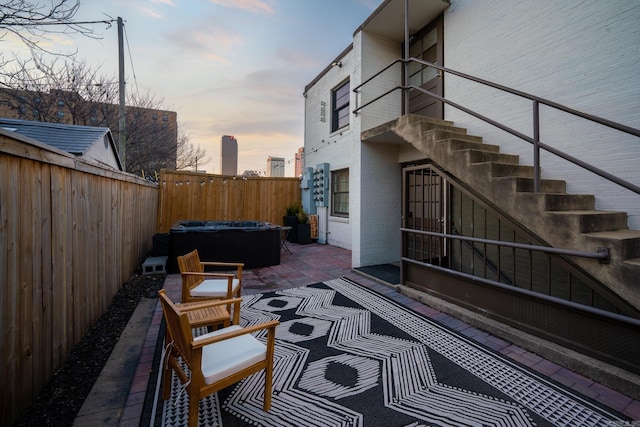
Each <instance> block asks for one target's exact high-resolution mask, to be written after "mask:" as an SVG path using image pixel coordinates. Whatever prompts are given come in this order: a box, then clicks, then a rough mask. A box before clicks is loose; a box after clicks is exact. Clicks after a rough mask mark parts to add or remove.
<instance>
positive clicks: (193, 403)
mask: <svg viewBox="0 0 640 427" xmlns="http://www.w3.org/2000/svg"><path fill="white" fill-rule="evenodd" d="M199 404H200V399H198V397H197V396H194V395H189V423H188V424H189V427H198V406H199Z"/></svg>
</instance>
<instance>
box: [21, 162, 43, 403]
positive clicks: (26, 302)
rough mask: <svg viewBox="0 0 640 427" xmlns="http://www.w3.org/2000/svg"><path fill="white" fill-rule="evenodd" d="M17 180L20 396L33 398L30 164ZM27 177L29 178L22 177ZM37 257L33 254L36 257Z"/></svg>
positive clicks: (27, 164) (23, 166)
mask: <svg viewBox="0 0 640 427" xmlns="http://www.w3.org/2000/svg"><path fill="white" fill-rule="evenodd" d="M20 173H21V175H22V176H21V177H20V180H19V183H18V184H19V187H18V188H17V190H18V193H19V196H18V197H19V203H20V212H21V213H20V218H19V223H20V226H19V227H20V228H19V230H20V231H19V235H18V252H20V253H22V256H20V259H19V265H20V271H19V286H20V297H19V300H18V304H19V306H20V311H21V314H20V330H21V335H22V336H21V338H20V379H21V381H20V394H21V395H26V396H29V397H30V398H31V397H32V396H33V395H32V393H33V353H32V351H33V341H34V337H33V326H32V325H33V323H32V322H33V316H34V313H33V296H34V291H35V290H34V287H37V286H39V285H38V284H37V283H35V281H34V277H33V260H32V259H31V258H32V257H33V256H34V251H35V250H36V248H34V246H33V240H32V237H33V235H34V233H33V226H34V224H33V206H32V198H31V194H30V193H31V191H32V185H31V180H32V179H33V178H32V175H33V173H34V170H33V167H32V162H24V163H23V164H22V166H21V168H20ZM26 177H29V178H26ZM36 256H37V254H36Z"/></svg>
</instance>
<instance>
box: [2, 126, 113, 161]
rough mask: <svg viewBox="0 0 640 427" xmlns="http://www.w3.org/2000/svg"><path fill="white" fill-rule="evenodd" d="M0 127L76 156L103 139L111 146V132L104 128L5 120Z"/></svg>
mask: <svg viewBox="0 0 640 427" xmlns="http://www.w3.org/2000/svg"><path fill="white" fill-rule="evenodd" d="M0 127H1V128H4V129H7V130H10V131H14V132H16V133H19V134H21V135H24V136H27V137H29V138H32V139H35V140H36V141H39V142H43V143H45V144H48V145H51V146H53V147H56V148H58V149H60V150H63V151H66V152H67V153H71V154H74V155H78V156H81V155H83V154H84V153H85V152H86V151H87V150H88V149H89V147H91V146H92V145H93V144H95V143H96V142H98V141H100V142H104V138H108V139H109V144H111V145H113V138H112V137H111V131H110V129H109V128H105V127H95V126H78V125H67V124H62V123H45V122H38V121H34V120H19V119H5V118H0Z"/></svg>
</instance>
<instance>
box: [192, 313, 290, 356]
mask: <svg viewBox="0 0 640 427" xmlns="http://www.w3.org/2000/svg"><path fill="white" fill-rule="evenodd" d="M279 324H280V322H279V321H278V320H271V321H269V322H265V323H260V324H258V325H253V326H247V327H246V328H241V329H236V330H234V331H231V332H225V333H224V334H220V335H214V336H212V337H207V338H204V339H201V340H197V341H194V340H191V348H192V349H193V350H195V349H198V348H202V347H204V346H206V345H209V344H213V343H216V342H219V341H224V340H228V339H230V338H234V337H239V336H240V335H246V334H251V333H254V332H258V331H261V330H263V329H273V330H275V328H276V326H278V325H279Z"/></svg>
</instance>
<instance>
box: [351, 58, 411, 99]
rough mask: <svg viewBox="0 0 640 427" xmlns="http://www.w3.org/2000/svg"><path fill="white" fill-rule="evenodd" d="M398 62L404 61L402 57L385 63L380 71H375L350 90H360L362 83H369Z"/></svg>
mask: <svg viewBox="0 0 640 427" xmlns="http://www.w3.org/2000/svg"><path fill="white" fill-rule="evenodd" d="M398 62H402V63H404V62H405V61H404V59H402V58H397V59H395V60H394V61H392V62H391V63H390V64H389V65H387V66H386V67H384V68H383V69H381V70H380V71H378V72H377V73H375V74H374V75H373V76H371V77H369V78H368V79H366V80H365V81H363V82H362V83H360V84H359V85H358V86H356V87H354V88H353V89H352V90H353V91H354V92H358V91H359V90H360V88H361V87H362V86H364V85H366V84H367V83H369V82H370V81H371V80H373V79H375V78H376V77H378V76H379V75H380V74H382V73H384V72H385V71H387V70H388V69H389V68H391V67H393V66H394V65H396V64H397V63H398Z"/></svg>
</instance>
